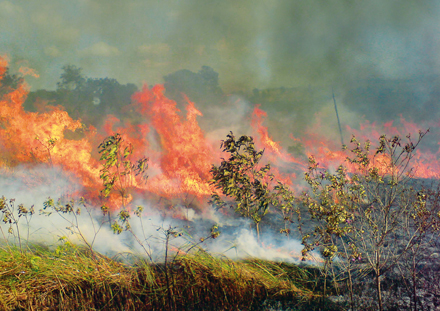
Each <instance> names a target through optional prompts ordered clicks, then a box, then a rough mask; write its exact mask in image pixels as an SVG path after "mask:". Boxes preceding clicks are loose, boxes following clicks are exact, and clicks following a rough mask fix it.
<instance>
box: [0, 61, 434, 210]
mask: <svg viewBox="0 0 440 311" xmlns="http://www.w3.org/2000/svg"><path fill="white" fill-rule="evenodd" d="M7 65H8V62H7V60H6V58H4V57H0V83H1V79H2V78H3V76H4V74H5V72H6V68H7ZM23 72H24V73H27V74H33V75H36V74H35V73H34V72H33V71H32V70H29V69H24V70H23ZM164 90H165V89H164V87H163V86H162V85H156V86H154V87H153V88H151V89H150V88H148V87H147V86H144V87H143V89H142V91H139V92H137V93H135V94H133V96H132V101H133V102H132V104H131V105H129V106H128V107H125V108H124V109H132V110H133V111H135V112H136V113H137V114H138V115H140V116H141V117H142V120H141V121H140V122H138V123H137V124H131V123H130V122H127V121H125V122H121V121H120V120H119V119H117V118H116V117H115V116H111V115H109V116H107V118H106V120H105V123H104V125H103V126H102V128H99V129H96V128H93V127H89V128H85V126H84V125H83V124H82V123H81V121H80V120H74V119H72V118H71V117H70V116H69V115H68V114H67V112H66V111H64V110H63V108H62V107H51V106H47V105H46V106H45V107H44V108H45V112H38V113H37V112H28V111H25V110H24V109H23V102H24V100H25V99H26V96H27V94H28V87H27V86H26V85H25V84H21V85H20V86H19V87H18V88H17V89H14V90H9V91H8V92H6V94H5V95H3V97H2V98H0V149H1V152H2V155H1V157H0V166H1V167H2V174H14V171H15V168H16V167H18V166H26V167H37V166H44V167H48V166H49V167H50V166H52V167H60V168H62V170H63V171H64V172H68V173H69V176H70V178H71V180H72V184H75V183H79V184H80V185H81V187H82V189H81V190H80V191H77V192H74V191H76V190H72V189H63V190H62V191H65V192H69V191H70V193H72V192H73V194H81V195H85V196H87V197H88V198H90V199H92V200H99V190H101V189H102V181H101V179H100V169H101V168H102V166H101V163H100V162H99V155H98V153H97V146H98V144H99V143H100V142H101V141H102V140H103V139H104V138H105V137H106V136H109V135H113V134H115V133H120V134H121V135H122V137H123V138H124V140H125V141H126V142H129V143H130V144H132V145H133V147H134V154H133V158H136V157H137V158H140V157H142V156H147V157H149V159H150V162H149V170H148V174H149V175H150V177H149V179H148V182H147V183H146V184H137V183H134V184H133V189H132V190H133V191H132V197H139V196H141V197H142V196H144V197H145V196H149V195H151V194H153V195H156V196H158V197H165V198H167V199H174V198H180V199H183V198H186V197H188V196H191V197H192V198H197V199H204V198H207V197H209V196H210V195H211V193H212V191H213V188H212V186H211V185H210V184H209V180H210V178H211V176H210V169H211V165H212V164H213V163H218V162H220V157H221V152H220V150H219V149H218V148H213V147H212V146H213V145H216V146H218V145H219V142H212V141H209V140H208V139H207V138H206V135H205V133H204V132H203V131H202V130H201V128H200V126H199V125H198V122H197V117H202V116H203V115H202V113H201V112H200V111H199V110H198V109H197V108H196V106H195V104H194V103H193V102H191V101H190V100H189V99H186V102H187V105H186V115H182V113H181V112H180V111H179V109H178V108H177V104H176V102H174V101H173V100H171V99H168V98H167V97H165V95H164ZM266 117H267V114H266V112H265V111H263V110H261V109H260V108H259V107H258V106H257V107H255V109H254V111H253V114H252V120H251V126H252V128H253V134H254V136H255V141H256V144H257V147H258V148H264V149H265V157H266V159H267V160H268V161H270V162H271V163H272V164H273V165H272V168H273V170H272V172H273V173H274V174H275V177H276V178H277V179H279V180H282V181H284V182H286V183H288V184H291V185H292V184H299V178H300V176H302V173H303V172H304V171H305V170H306V168H307V167H308V163H307V157H306V156H311V155H314V156H315V158H316V161H317V162H319V166H320V167H323V168H331V167H336V166H337V165H340V164H342V163H344V161H345V158H346V153H345V152H343V151H342V150H341V146H340V145H338V142H337V141H335V140H334V139H333V140H331V139H328V138H326V137H325V136H323V135H318V134H316V131H315V129H316V128H319V126H320V125H319V119H317V122H316V123H315V124H313V125H312V126H311V127H310V129H306V130H305V135H304V136H303V137H295V135H293V134H291V137H292V139H293V140H292V143H296V144H301V146H302V147H303V149H304V154H303V155H302V156H298V155H297V154H295V155H293V154H289V153H288V152H287V151H286V150H284V149H283V148H282V147H281V145H280V144H279V143H276V142H275V141H273V140H272V138H271V137H270V135H269V131H268V129H267V127H265V126H264V125H263V123H264V119H265V118H266ZM431 126H432V127H436V128H438V124H432V125H431ZM419 130H421V129H420V128H419V127H418V126H417V125H416V124H414V123H411V122H409V121H407V120H405V119H404V118H403V117H402V118H401V120H400V122H399V123H398V124H394V123H393V122H387V123H384V124H383V125H378V124H375V123H370V122H368V121H366V122H363V123H362V124H360V130H356V129H353V128H350V127H346V131H347V132H350V133H353V134H354V135H356V136H357V137H358V138H360V139H361V140H362V139H369V140H371V141H372V142H375V141H377V139H378V138H379V137H380V134H383V133H385V134H388V135H400V136H401V137H404V136H406V135H407V134H408V133H417V132H418V131H419ZM72 133H74V134H75V135H72ZM240 134H241V133H240ZM225 135H226V133H225ZM72 137H75V138H72ZM439 152H440V151H439V150H434V151H430V150H428V149H426V148H425V149H424V150H421V149H419V150H417V151H416V153H415V156H414V159H413V162H414V168H415V173H416V177H419V178H438V177H439V173H438V172H439V169H440V165H439V161H438V159H439ZM388 160H389V159H386V158H383V159H382V160H380V161H383V164H382V166H384V167H386V166H387V161H388ZM376 164H378V163H376ZM379 166H380V164H379ZM37 177H38V176H37ZM32 178H33V180H30V179H29V186H32V184H34V183H38V178H37V180H35V176H32ZM132 197H131V198H132ZM118 200H119V199H118V198H117V194H112V195H111V196H110V201H112V202H113V207H114V208H117V207H118V205H119V203H118ZM201 208H203V207H201Z"/></svg>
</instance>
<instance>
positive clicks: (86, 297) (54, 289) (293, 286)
mask: <svg viewBox="0 0 440 311" xmlns="http://www.w3.org/2000/svg"><path fill="white" fill-rule="evenodd" d="M165 271H166V272H167V274H168V276H169V282H168V285H167V282H166V277H165ZM310 282H313V281H312V280H311V279H310V275H309V274H308V273H307V271H306V270H305V269H302V268H299V267H297V266H293V265H285V264H279V263H272V262H267V261H261V260H248V261H240V262H238V261H232V260H229V259H227V258H217V257H213V256H211V255H209V254H207V253H206V252H203V251H200V250H199V251H196V252H194V253H193V254H186V255H179V256H175V257H173V258H172V261H170V262H168V263H167V265H165V264H164V263H162V264H148V263H146V262H145V261H143V260H139V261H138V262H137V263H136V264H134V265H127V264H123V263H121V262H118V261H117V260H115V259H111V258H108V257H105V256H102V255H99V254H96V253H94V254H91V253H90V251H88V250H86V249H84V248H80V247H72V246H70V247H62V248H58V249H57V250H55V251H53V250H49V249H47V248H43V247H36V246H33V247H32V249H29V250H27V251H26V252H20V251H19V250H18V249H16V248H11V247H1V248H0V309H1V310H252V309H254V310H261V306H262V304H263V302H264V301H267V300H271V301H280V300H283V301H289V302H290V303H294V304H298V305H301V303H308V302H310V301H313V300H315V299H316V298H317V297H318V295H316V294H314V293H313V291H312V290H311V289H310V288H311V287H310V286H308V284H309V283H310ZM308 288H309V289H308ZM169 293H170V294H171V295H169ZM298 310H299V309H298Z"/></svg>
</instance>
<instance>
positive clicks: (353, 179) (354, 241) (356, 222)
mask: <svg viewBox="0 0 440 311" xmlns="http://www.w3.org/2000/svg"><path fill="white" fill-rule="evenodd" d="M426 133H427V132H420V133H419V137H418V139H417V141H415V142H413V141H412V140H411V137H410V135H408V136H407V137H406V141H405V140H404V139H402V138H400V137H399V136H394V137H391V138H388V137H386V136H381V137H380V140H379V144H378V146H377V148H375V149H373V148H371V143H370V142H369V141H367V142H365V143H364V144H361V143H360V142H359V141H358V140H357V139H356V138H355V137H353V138H352V140H351V144H352V146H353V147H352V148H351V149H350V150H349V151H350V153H351V156H349V157H347V161H348V164H347V165H346V166H343V165H341V166H339V167H338V168H337V169H336V171H335V172H330V171H329V170H326V169H324V168H321V167H320V166H319V163H317V162H316V160H315V158H313V157H310V159H309V170H308V172H306V173H305V179H306V181H307V182H308V184H309V185H310V187H311V192H309V193H303V195H302V203H303V204H304V205H305V206H306V207H307V208H308V213H309V216H310V218H311V222H312V223H313V226H312V230H310V232H308V233H306V234H304V236H303V245H304V250H303V255H307V254H308V253H309V252H310V251H312V250H314V249H320V250H321V252H322V254H323V256H324V258H325V261H326V264H328V265H330V264H334V263H336V264H337V266H338V267H339V268H340V269H341V268H342V270H343V271H345V274H344V278H345V277H346V280H347V283H348V288H349V290H350V294H351V299H350V300H351V307H352V309H354V308H355V301H354V298H353V278H355V277H356V276H359V277H361V276H362V277H366V276H367V275H372V277H373V278H374V284H375V290H376V294H377V308H378V309H379V310H383V308H384V302H383V297H382V291H383V290H382V288H381V285H382V282H383V279H384V277H383V276H384V275H385V273H386V272H387V271H389V270H390V269H392V268H394V267H396V266H399V267H400V266H401V265H402V263H403V262H404V261H405V260H406V255H407V254H408V253H409V252H414V251H415V250H416V248H415V247H416V246H417V245H420V244H421V243H423V241H425V240H429V239H431V238H432V234H437V232H438V229H439V213H438V212H439V205H438V204H430V203H429V202H430V201H428V200H427V199H428V196H427V195H426V193H427V190H426V189H424V188H423V187H422V185H420V184H419V183H418V181H417V180H416V179H415V178H414V169H415V168H414V167H412V166H411V165H412V162H411V160H412V159H413V158H414V156H415V150H416V148H417V146H418V145H419V143H420V141H421V139H422V138H423V136H424V135H425V134H426ZM431 202H432V201H431ZM415 255H423V254H422V249H419V252H418V253H417V254H415ZM369 271H371V273H369Z"/></svg>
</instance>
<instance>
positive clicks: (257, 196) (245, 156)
mask: <svg viewBox="0 0 440 311" xmlns="http://www.w3.org/2000/svg"><path fill="white" fill-rule="evenodd" d="M220 148H223V152H227V153H228V154H229V159H227V160H225V159H223V160H222V162H221V164H220V166H218V167H217V166H216V165H213V166H212V168H211V173H212V180H211V181H210V182H211V184H212V185H214V187H215V188H217V189H219V190H220V192H221V194H223V195H225V196H227V197H230V198H231V199H232V201H229V202H225V201H224V200H223V198H222V197H221V196H220V195H219V194H218V193H213V194H212V200H211V201H210V203H211V204H213V205H214V206H215V207H216V208H223V207H226V206H230V207H231V208H233V209H234V210H235V212H236V213H238V214H239V215H240V216H242V217H244V218H248V219H250V220H252V221H253V222H254V224H255V228H256V231H257V236H258V237H259V235H260V228H259V224H260V222H261V219H262V218H263V217H264V216H265V215H266V214H267V213H268V211H269V207H270V204H271V203H272V202H273V199H274V192H273V191H272V190H273V189H271V185H270V183H271V182H272V181H273V179H274V177H273V175H272V174H269V171H270V164H266V165H264V166H262V165H259V164H260V160H261V157H262V156H263V153H264V150H260V151H257V150H256V149H255V144H254V140H253V138H252V137H250V136H241V137H240V138H239V139H238V140H236V139H235V136H234V134H233V133H232V132H230V134H228V135H227V139H226V140H223V141H222V143H221V147H220Z"/></svg>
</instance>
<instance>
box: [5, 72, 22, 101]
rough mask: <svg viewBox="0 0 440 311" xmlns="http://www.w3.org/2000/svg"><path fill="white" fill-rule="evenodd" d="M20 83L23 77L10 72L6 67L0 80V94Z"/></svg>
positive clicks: (13, 88)
mask: <svg viewBox="0 0 440 311" xmlns="http://www.w3.org/2000/svg"><path fill="white" fill-rule="evenodd" d="M22 83H23V77H21V76H20V75H17V74H10V73H9V68H7V69H6V72H5V74H4V75H3V79H1V80H0V96H3V95H5V94H7V93H9V92H11V91H12V90H15V89H16V88H17V87H18V86H19V85H20V84H22Z"/></svg>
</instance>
